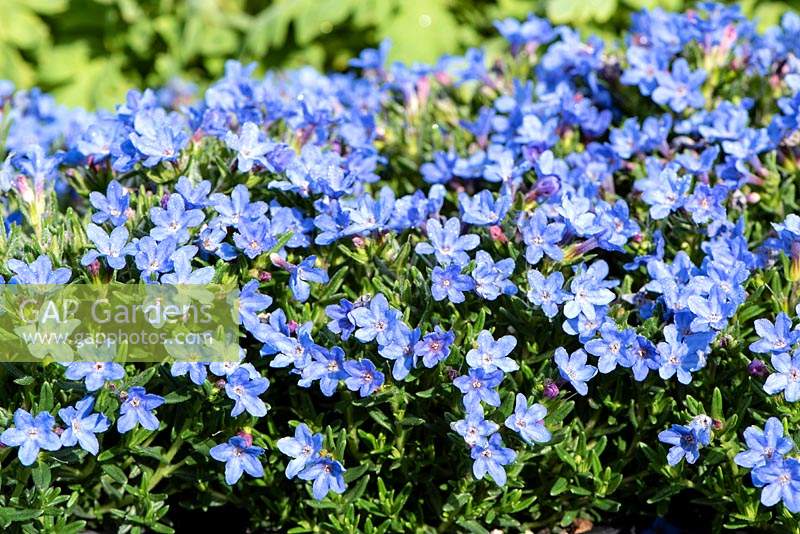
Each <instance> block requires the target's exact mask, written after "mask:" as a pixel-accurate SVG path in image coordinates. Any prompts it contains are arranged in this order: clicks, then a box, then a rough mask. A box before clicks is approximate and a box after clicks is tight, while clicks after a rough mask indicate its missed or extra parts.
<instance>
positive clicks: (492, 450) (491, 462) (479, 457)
mask: <svg viewBox="0 0 800 534" xmlns="http://www.w3.org/2000/svg"><path fill="white" fill-rule="evenodd" d="M470 455H471V456H472V459H473V460H474V462H473V464H472V473H473V474H474V475H475V478H477V479H478V480H480V479H482V478H483V477H484V476H486V474H487V473H488V474H489V475H491V476H492V480H494V483H495V484H497V485H498V486H505V484H506V470H505V469H503V466H504V465H508V464H510V463H513V462H514V460H516V458H517V453H515V452H514V451H513V450H512V449H509V448H508V447H505V446H504V445H503V439H502V438H501V437H500V434H493V435H492V436H491V437H490V438H489V440H488V442H487V443H486V444H485V445H481V444H476V445H475V446H474V447H472V451H470Z"/></svg>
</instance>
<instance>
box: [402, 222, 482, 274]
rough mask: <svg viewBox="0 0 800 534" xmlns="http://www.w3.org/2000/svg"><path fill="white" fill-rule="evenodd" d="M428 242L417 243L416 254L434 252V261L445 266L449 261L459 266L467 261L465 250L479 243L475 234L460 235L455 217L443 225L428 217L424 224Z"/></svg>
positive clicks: (459, 228)
mask: <svg viewBox="0 0 800 534" xmlns="http://www.w3.org/2000/svg"><path fill="white" fill-rule="evenodd" d="M426 229H427V230H428V239H429V240H430V243H428V242H424V241H423V242H422V243H418V244H417V247H416V249H415V250H416V252H417V254H434V255H435V256H436V261H438V262H439V263H440V264H441V265H443V266H447V265H450V264H451V263H454V264H455V265H457V266H459V267H463V266H465V265H466V264H467V263H469V256H468V255H467V252H468V251H470V250H472V249H474V248H475V247H477V246H478V245H479V244H480V241H481V240H480V238H479V237H478V236H477V235H475V234H466V235H461V221H459V220H458V218H457V217H451V218H450V219H448V220H447V221H446V222H445V223H444V226H442V223H440V222H439V221H438V220H436V219H429V220H428V223H427V225H426Z"/></svg>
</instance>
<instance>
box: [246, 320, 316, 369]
mask: <svg viewBox="0 0 800 534" xmlns="http://www.w3.org/2000/svg"><path fill="white" fill-rule="evenodd" d="M313 326H314V323H312V322H311V321H308V322H307V323H305V324H303V325H302V326H300V327H299V328H298V329H297V337H296V338H295V337H291V336H288V335H285V334H283V333H279V332H278V333H275V334H273V335H271V336H269V337H268V339H267V342H266V343H265V348H266V349H268V350H262V351H261V354H262V355H264V356H266V355H268V354H269V353H273V354H276V356H275V358H273V359H272V361H271V362H269V366H270V367H288V366H290V365H291V366H293V367H294V368H295V369H304V368H305V367H306V366H307V365H308V364H310V363H311V358H312V357H314V356H315V355H317V354H318V353H320V352H324V351H325V349H324V348H323V347H321V346H319V345H317V344H316V343H314V339H313V338H312V337H311V328H312V327H313Z"/></svg>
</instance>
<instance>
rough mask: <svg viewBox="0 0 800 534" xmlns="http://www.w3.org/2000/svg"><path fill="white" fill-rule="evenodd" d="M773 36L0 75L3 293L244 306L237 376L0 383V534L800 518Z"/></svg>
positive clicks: (715, 9)
mask: <svg viewBox="0 0 800 534" xmlns="http://www.w3.org/2000/svg"><path fill="white" fill-rule="evenodd" d="M798 26H800V18H798V16H797V15H796V14H794V13H787V14H786V15H785V16H784V17H783V19H782V22H781V25H780V26H779V27H776V28H773V29H771V30H769V31H767V32H765V33H757V32H756V31H755V29H754V25H753V24H752V23H751V21H749V20H747V19H746V18H744V17H743V16H742V15H741V14H740V13H739V11H738V9H737V8H735V7H725V6H721V5H716V4H709V3H704V4H701V5H700V6H698V8H697V9H695V10H692V11H689V12H687V13H667V12H664V11H660V10H659V11H652V12H650V11H642V12H640V13H638V14H637V15H636V16H635V17H633V20H632V26H631V29H630V32H629V33H628V34H627V35H626V36H625V37H624V38H623V39H621V40H620V41H619V43H618V46H616V47H612V48H606V47H605V46H604V44H603V42H602V41H600V40H598V39H595V38H591V37H590V38H589V39H588V40H586V41H583V40H581V39H580V37H579V35H578V34H577V33H576V32H575V31H573V30H572V29H570V28H569V27H552V26H551V25H550V24H549V23H548V22H547V21H545V20H542V19H538V18H535V17H530V18H528V19H527V20H524V21H518V20H504V21H499V22H498V23H497V28H498V30H499V32H500V34H501V35H502V36H503V37H504V38H505V39H506V40H507V41H508V44H509V47H508V50H507V51H506V52H505V53H503V54H502V55H499V56H496V57H495V56H492V57H490V56H488V55H487V54H486V53H484V52H483V51H481V50H477V49H476V50H470V51H469V52H468V53H467V54H466V55H465V56H463V57H447V58H443V59H442V60H441V61H439V62H438V63H436V64H435V65H414V66H407V65H403V64H399V63H396V64H392V65H388V64H387V62H386V54H387V51H388V47H389V44H388V43H385V44H384V45H382V46H381V47H380V48H379V49H374V50H365V51H364V52H363V53H361V55H360V56H359V57H357V58H355V59H353V60H352V61H351V63H350V65H351V70H350V71H348V72H347V73H344V74H330V75H323V74H320V73H318V72H316V71H313V70H309V69H301V70H297V71H285V72H274V73H270V74H268V75H267V76H266V77H263V78H256V77H254V76H253V75H252V73H253V66H247V65H242V64H239V63H236V62H229V63H228V64H227V67H226V69H225V75H224V77H223V78H221V79H220V80H218V81H216V82H215V83H213V84H212V85H211V86H210V87H209V88H208V90H207V91H206V92H205V93H204V94H202V95H194V96H193V95H187V94H183V93H182V92H180V91H177V90H176V88H175V87H174V86H173V87H171V88H167V89H158V90H146V91H144V92H138V91H131V92H130V93H129V95H128V98H127V99H126V101H125V103H123V104H120V105H119V106H117V108H116V110H115V111H114V112H113V113H106V112H100V113H96V114H87V113H85V112H82V111H74V110H70V109H65V108H62V107H60V106H58V105H57V104H56V103H55V102H54V101H53V100H52V99H51V98H50V97H49V96H48V95H46V94H43V93H41V92H38V91H16V92H15V91H14V89H13V87H12V86H11V85H10V84H7V83H5V84H0V88H2V89H0V102H2V104H3V107H2V109H3V112H2V124H3V130H2V131H3V153H4V156H3V158H2V161H3V163H2V167H0V188H2V190H3V191H4V195H3V197H2V203H1V206H2V210H3V217H4V220H5V231H4V232H0V255H2V262H1V263H2V269H3V271H4V275H5V277H6V279H7V281H8V283H9V284H45V283H47V284H74V283H87V284H107V283H110V282H112V281H114V282H120V283H126V284H178V285H182V284H198V285H204V284H209V283H223V284H228V283H235V284H236V285H237V286H238V287H240V288H241V290H240V291H241V292H240V298H239V317H238V323H239V328H240V334H241V336H240V338H239V345H240V349H241V350H240V358H239V359H238V360H237V361H230V362H210V363H202V362H176V363H174V364H172V365H149V366H148V365H140V364H131V363H120V362H115V361H107V362H100V363H97V364H95V363H91V362H89V363H87V362H73V363H68V364H66V365H61V364H59V363H57V362H54V361H51V360H50V359H45V360H43V361H42V362H41V363H40V364H25V365H22V364H14V363H5V364H2V366H0V373H2V374H1V375H0V377H2V378H0V388H2V389H1V390H0V391H2V397H1V398H2V399H3V403H2V406H1V407H0V428H2V434H0V441H1V442H2V443H3V445H4V446H3V448H2V449H0V462H2V468H1V469H0V487H2V492H1V493H0V524H2V526H3V528H4V529H7V530H22V531H26V532H40V531H56V532H79V531H82V530H84V529H97V530H100V529H102V530H114V529H118V530H121V531H132V532H145V531H155V532H170V531H172V530H173V529H174V528H176V527H179V526H180V524H179V523H180V519H179V518H181V517H187V515H186V514H191V516H192V517H210V516H205V515H204V516H201V515H199V514H212V513H213V512H214V510H219V509H220V507H222V508H221V509H222V510H224V513H225V514H226V517H229V518H230V517H235V518H237V520H241V521H242V524H243V525H246V526H249V528H252V529H253V530H291V531H292V532H305V531H326V532H327V531H337V532H339V531H346V532H394V531H422V532H432V531H436V530H438V531H471V532H486V531H488V530H490V529H495V528H497V529H501V530H504V531H518V530H537V529H542V528H548V529H551V530H559V529H562V530H565V531H574V530H577V529H583V528H585V527H586V526H587V525H588V524H589V523H602V524H621V525H631V524H644V525H649V524H652V523H653V522H654V521H655V520H656V519H657V518H665V519H663V520H666V521H667V522H670V521H675V517H676V514H678V515H679V513H680V512H681V511H688V513H690V514H692V516H693V517H704V518H707V521H706V523H704V525H705V527H707V528H708V529H710V530H714V531H721V530H724V529H745V528H746V529H754V530H764V531H775V532H787V531H794V532H797V531H798V527H797V525H798V522H797V518H798V515H797V514H798V513H800V460H798V452H797V449H796V447H795V442H794V441H795V440H796V439H797V438H798V433H797V426H798V422H800V410H798V404H796V402H797V401H798V399H799V398H800V356H798V354H800V353H798V352H796V350H797V344H798V341H800V333H798V332H800V329H798V328H796V322H797V319H798V317H797V316H798V312H799V311H800V309H798V304H799V302H798V301H799V300H800V291H798V284H799V283H800V218H798V215H796V214H795V212H796V211H797V210H798V206H797V194H796V185H795V184H796V180H797V176H798V174H797V154H798V152H797V147H796V145H797V142H796V141H797V131H798V122H797V116H798V106H800V97H798V95H797V92H798V89H800V61H798V55H800V48H798V43H797V40H796V39H795V38H794V36H795V34H796V32H797V28H798ZM187 102H191V103H190V104H187ZM187 510H188V511H187ZM659 520H661V519H659ZM705 527H704V528H705Z"/></svg>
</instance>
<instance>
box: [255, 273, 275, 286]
mask: <svg viewBox="0 0 800 534" xmlns="http://www.w3.org/2000/svg"><path fill="white" fill-rule="evenodd" d="M270 280H272V273H271V272H269V271H261V272H260V273H258V281H259V282H261V283H262V284H263V283H264V282H269V281H270Z"/></svg>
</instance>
